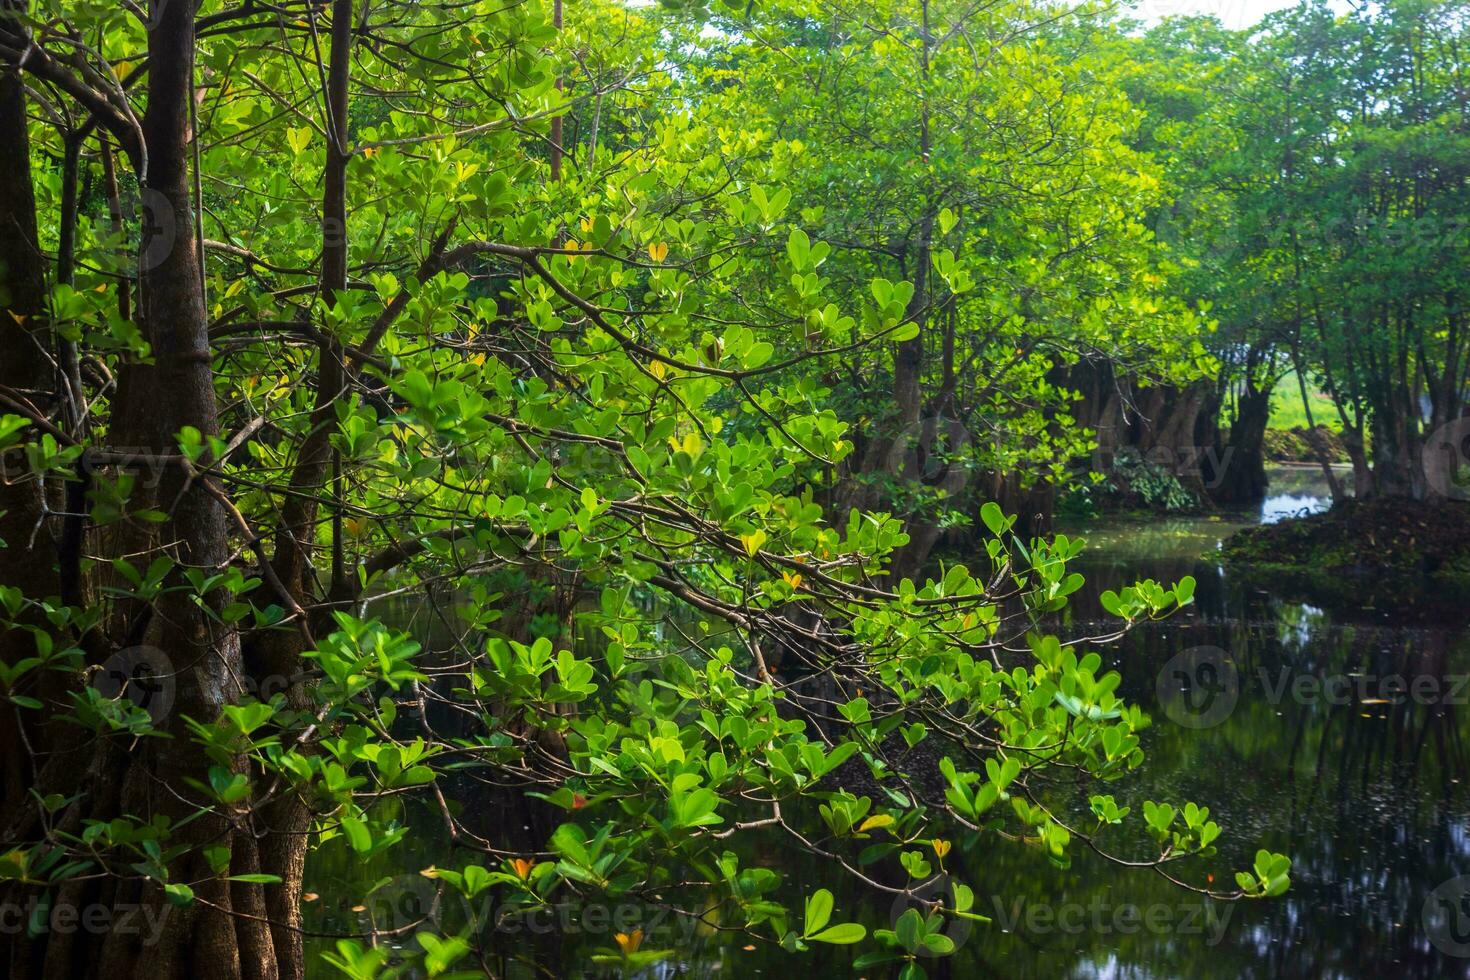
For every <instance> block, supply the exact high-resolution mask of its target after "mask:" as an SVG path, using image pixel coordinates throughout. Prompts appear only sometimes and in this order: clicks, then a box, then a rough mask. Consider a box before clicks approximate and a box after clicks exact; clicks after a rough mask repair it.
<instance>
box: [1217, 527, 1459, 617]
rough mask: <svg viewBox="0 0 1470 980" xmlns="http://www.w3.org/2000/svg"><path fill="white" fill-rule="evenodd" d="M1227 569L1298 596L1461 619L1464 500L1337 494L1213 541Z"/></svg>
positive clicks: (1336, 606)
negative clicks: (1313, 510) (1301, 512)
mask: <svg viewBox="0 0 1470 980" xmlns="http://www.w3.org/2000/svg"><path fill="white" fill-rule="evenodd" d="M1220 551H1221V555H1222V557H1223V558H1224V559H1225V561H1226V563H1227V564H1229V565H1230V567H1231V568H1232V570H1236V571H1240V572H1242V573H1245V574H1248V575H1250V576H1252V577H1256V578H1259V579H1261V580H1263V581H1269V583H1270V585H1271V586H1272V588H1275V589H1285V590H1286V591H1288V592H1291V593H1295V594H1297V595H1299V596H1300V597H1301V598H1303V599H1304V600H1306V601H1310V602H1313V603H1316V604H1318V605H1322V606H1325V607H1329V608H1333V609H1338V610H1344V609H1359V610H1367V611H1368V612H1370V613H1373V612H1378V613H1382V614H1383V615H1388V614H1389V612H1390V611H1396V613H1397V614H1398V615H1400V616H1402V615H1404V614H1406V613H1407V614H1410V615H1412V616H1413V617H1414V618H1416V619H1424V620H1434V621H1445V622H1465V621H1470V503H1466V502H1463V501H1453V500H1444V499H1439V500H1434V501H1412V500H1346V501H1342V502H1340V503H1338V504H1336V505H1334V506H1333V507H1332V509H1331V510H1328V511H1324V512H1323V513H1320V514H1312V515H1310V516H1306V517H1300V518H1295V519H1290V520H1284V521H1281V522H1280V523H1277V524H1271V525H1266V526H1262V527H1256V528H1248V529H1246V530H1244V531H1241V532H1239V533H1237V534H1235V535H1232V536H1231V537H1230V538H1229V539H1227V540H1226V541H1225V543H1224V544H1223V545H1222V547H1221V549H1220Z"/></svg>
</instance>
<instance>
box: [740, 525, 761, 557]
mask: <svg viewBox="0 0 1470 980" xmlns="http://www.w3.org/2000/svg"><path fill="white" fill-rule="evenodd" d="M740 543H741V544H743V545H744V546H745V553H746V554H747V555H749V556H750V557H752V558H754V557H755V553H756V552H757V551H760V550H761V545H763V544H765V543H766V532H765V531H762V530H761V529H760V528H756V529H755V530H754V531H751V532H750V533H749V534H742V535H740Z"/></svg>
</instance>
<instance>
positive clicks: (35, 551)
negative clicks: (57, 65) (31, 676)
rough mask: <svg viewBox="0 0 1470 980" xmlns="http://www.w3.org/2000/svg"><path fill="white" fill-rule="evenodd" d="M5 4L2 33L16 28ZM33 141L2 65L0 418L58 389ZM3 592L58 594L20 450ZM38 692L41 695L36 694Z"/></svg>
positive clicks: (11, 467) (16, 794)
mask: <svg viewBox="0 0 1470 980" xmlns="http://www.w3.org/2000/svg"><path fill="white" fill-rule="evenodd" d="M4 10H5V8H4V7H3V6H0V32H3V31H5V30H7V29H9V28H10V25H11V24H13V23H14V22H13V21H10V20H9V19H8V18H4V16H3V13H4ZM30 152H31V150H30V141H29V139H28V134H27V131H26V104H25V88H24V83H23V82H22V79H21V76H20V72H19V71H18V70H15V69H12V68H10V67H9V66H3V65H0V386H3V387H0V413H4V414H11V413H14V412H16V410H17V406H16V405H14V404H12V403H10V399H12V398H17V397H19V398H24V399H25V400H26V401H28V402H30V403H31V404H32V405H34V406H36V407H37V408H40V409H41V410H42V411H45V410H46V409H48V408H49V407H50V403H51V402H52V401H53V400H54V396H53V393H52V392H51V388H52V380H53V378H54V374H53V372H52V368H51V362H50V354H51V331H50V327H49V324H48V323H47V319H46V314H47V307H46V267H45V257H44V256H43V255H42V254H41V249H40V245H39V243H38V239H37V234H36V202H35V197H34V192H33V190H32V186H31V166H30ZM0 468H3V470H0V476H3V479H0V542H4V544H5V547H3V548H0V586H8V587H12V588H15V587H20V588H23V589H24V590H25V592H26V594H27V595H32V596H47V595H56V594H57V593H58V592H59V591H60V581H59V577H58V575H57V570H56V549H55V546H54V542H53V539H52V533H53V527H52V525H51V523H50V522H48V521H47V520H46V512H47V507H46V498H45V488H44V487H43V486H42V485H41V483H40V482H39V481H36V480H31V479H28V478H25V477H24V476H23V475H22V474H23V473H24V472H25V469H26V466H25V456H24V454H23V453H21V452H20V451H16V452H13V453H9V454H6V456H5V457H4V458H3V459H0ZM34 654H35V645H34V642H33V641H32V639H31V636H30V634H28V633H26V632H23V631H21V630H10V631H7V632H3V633H0V660H4V661H5V662H7V663H11V664H14V663H17V662H19V661H20V660H21V659H22V658H23V657H28V656H33V655H34ZM27 693H31V694H32V695H33V696H34V693H35V692H27ZM21 717H22V716H21V715H20V714H19V713H18V712H16V711H13V710H5V711H3V712H0V744H3V745H4V746H5V749H4V751H3V752H0V791H3V793H4V800H5V802H4V804H3V805H0V821H3V823H0V826H3V825H5V824H8V823H9V819H10V818H11V817H12V816H13V813H14V809H15V808H16V807H17V806H20V805H22V801H23V800H24V799H25V793H26V788H27V786H29V785H30V780H31V779H32V778H33V776H34V774H33V773H32V772H31V771H30V770H31V765H32V760H31V759H30V757H29V756H28V754H27V753H26V752H24V751H22V747H23V746H24V745H26V744H27V743H28V741H29V744H31V745H32V746H33V747H35V748H37V749H44V747H45V746H44V744H43V742H42V739H41V737H40V733H39V732H38V731H33V729H35V728H36V727H38V726H34V725H32V724H31V722H30V720H29V719H27V721H26V726H27V733H26V734H27V738H25V739H23V738H22V737H21V735H22V733H21V731H20V725H21V723H22V722H21Z"/></svg>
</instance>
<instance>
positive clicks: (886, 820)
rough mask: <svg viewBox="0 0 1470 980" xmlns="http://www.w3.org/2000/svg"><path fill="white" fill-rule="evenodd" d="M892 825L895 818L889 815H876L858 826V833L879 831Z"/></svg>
mask: <svg viewBox="0 0 1470 980" xmlns="http://www.w3.org/2000/svg"><path fill="white" fill-rule="evenodd" d="M892 823H893V818H892V817H891V816H889V815H888V814H886V813H875V814H873V815H872V816H871V817H869V818H868V819H866V820H864V821H863V822H862V823H860V824H858V833H860V834H861V833H863V832H864V831H868V830H877V829H878V828H880V827H887V826H889V825H890V824H892Z"/></svg>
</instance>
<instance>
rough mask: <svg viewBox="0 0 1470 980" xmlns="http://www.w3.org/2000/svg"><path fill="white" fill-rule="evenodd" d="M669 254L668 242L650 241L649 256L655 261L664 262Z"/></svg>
mask: <svg viewBox="0 0 1470 980" xmlns="http://www.w3.org/2000/svg"><path fill="white" fill-rule="evenodd" d="M668 254H669V245H668V243H667V242H649V243H648V257H649V258H650V259H653V261H655V262H662V261H663V260H664V259H665V258H666V257H667V256H668Z"/></svg>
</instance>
